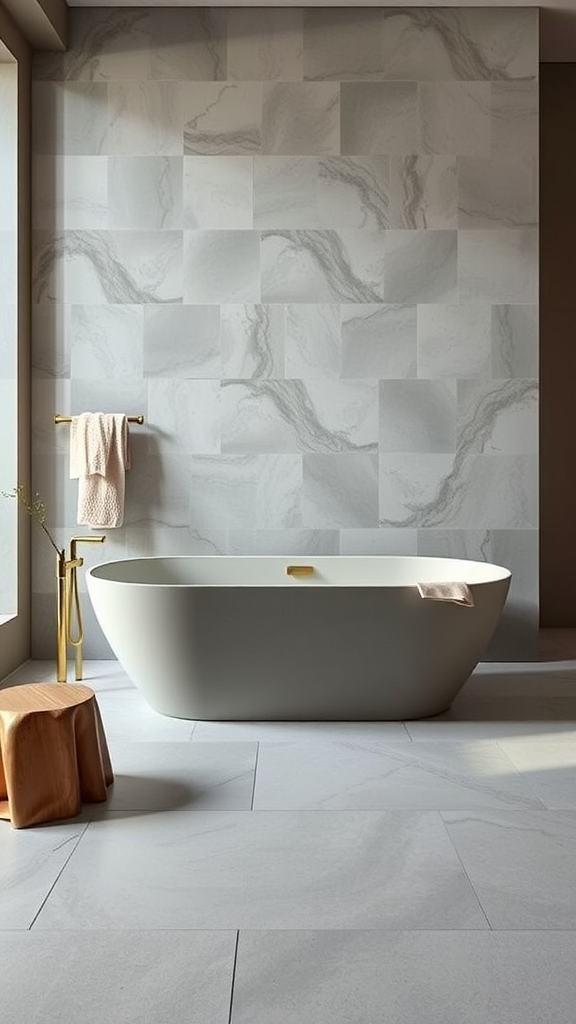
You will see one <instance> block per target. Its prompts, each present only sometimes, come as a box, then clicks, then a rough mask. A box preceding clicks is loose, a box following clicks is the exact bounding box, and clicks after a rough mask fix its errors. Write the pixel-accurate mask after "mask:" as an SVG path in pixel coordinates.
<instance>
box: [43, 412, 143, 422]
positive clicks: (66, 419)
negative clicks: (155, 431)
mask: <svg viewBox="0 0 576 1024" xmlns="http://www.w3.org/2000/svg"><path fill="white" fill-rule="evenodd" d="M71 422H72V417H71V416H60V415H59V413H56V415H55V417H54V423H71ZM128 422H129V423H140V424H142V423H144V417H143V416H142V414H140V415H139V416H129V417H128Z"/></svg>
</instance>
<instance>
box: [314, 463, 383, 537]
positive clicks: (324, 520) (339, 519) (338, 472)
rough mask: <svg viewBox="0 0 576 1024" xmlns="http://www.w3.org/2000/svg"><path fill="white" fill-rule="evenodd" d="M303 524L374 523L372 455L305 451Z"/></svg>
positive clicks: (375, 469) (375, 497) (375, 490)
mask: <svg viewBox="0 0 576 1024" xmlns="http://www.w3.org/2000/svg"><path fill="white" fill-rule="evenodd" d="M302 518H303V525H304V526H307V527H312V528H316V529H318V528H321V527H322V526H332V527H359V526H368V527H374V526H376V525H377V523H378V457H377V456H376V455H359V454H346V455H305V456H304V479H303V489H302Z"/></svg>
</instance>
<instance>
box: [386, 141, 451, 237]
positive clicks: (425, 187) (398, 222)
mask: <svg viewBox="0 0 576 1024" xmlns="http://www.w3.org/2000/svg"><path fill="white" fill-rule="evenodd" d="M390 196H391V199H390V207H391V210H390V217H391V224H390V226H391V227H394V228H414V229H416V228H449V229H453V228H456V227H458V174H457V162H456V157H453V156H405V157H399V156H395V157H392V159H391V161H390Z"/></svg>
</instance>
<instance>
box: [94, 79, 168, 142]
mask: <svg viewBox="0 0 576 1024" xmlns="http://www.w3.org/2000/svg"><path fill="white" fill-rule="evenodd" d="M108 90H109V93H108V104H109V126H108V135H107V151H108V153H111V154H113V153H118V154H124V155H126V156H181V155H182V95H181V87H180V83H178V82H151V81H135V82H111V83H110V84H109V86H108Z"/></svg>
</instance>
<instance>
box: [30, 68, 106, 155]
mask: <svg viewBox="0 0 576 1024" xmlns="http://www.w3.org/2000/svg"><path fill="white" fill-rule="evenodd" d="M108 88H109V87H108V85H107V84H106V83H105V82H68V83H66V84H65V85H64V84H61V83H58V82H36V83H35V84H34V85H33V87H32V100H33V106H32V109H33V134H32V140H33V141H32V145H33V151H34V152H35V153H49V154H56V153H57V154H61V155H70V156H74V155H76V156H98V155H103V154H106V153H107V152H108V149H107V146H108V136H109V115H108Z"/></svg>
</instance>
